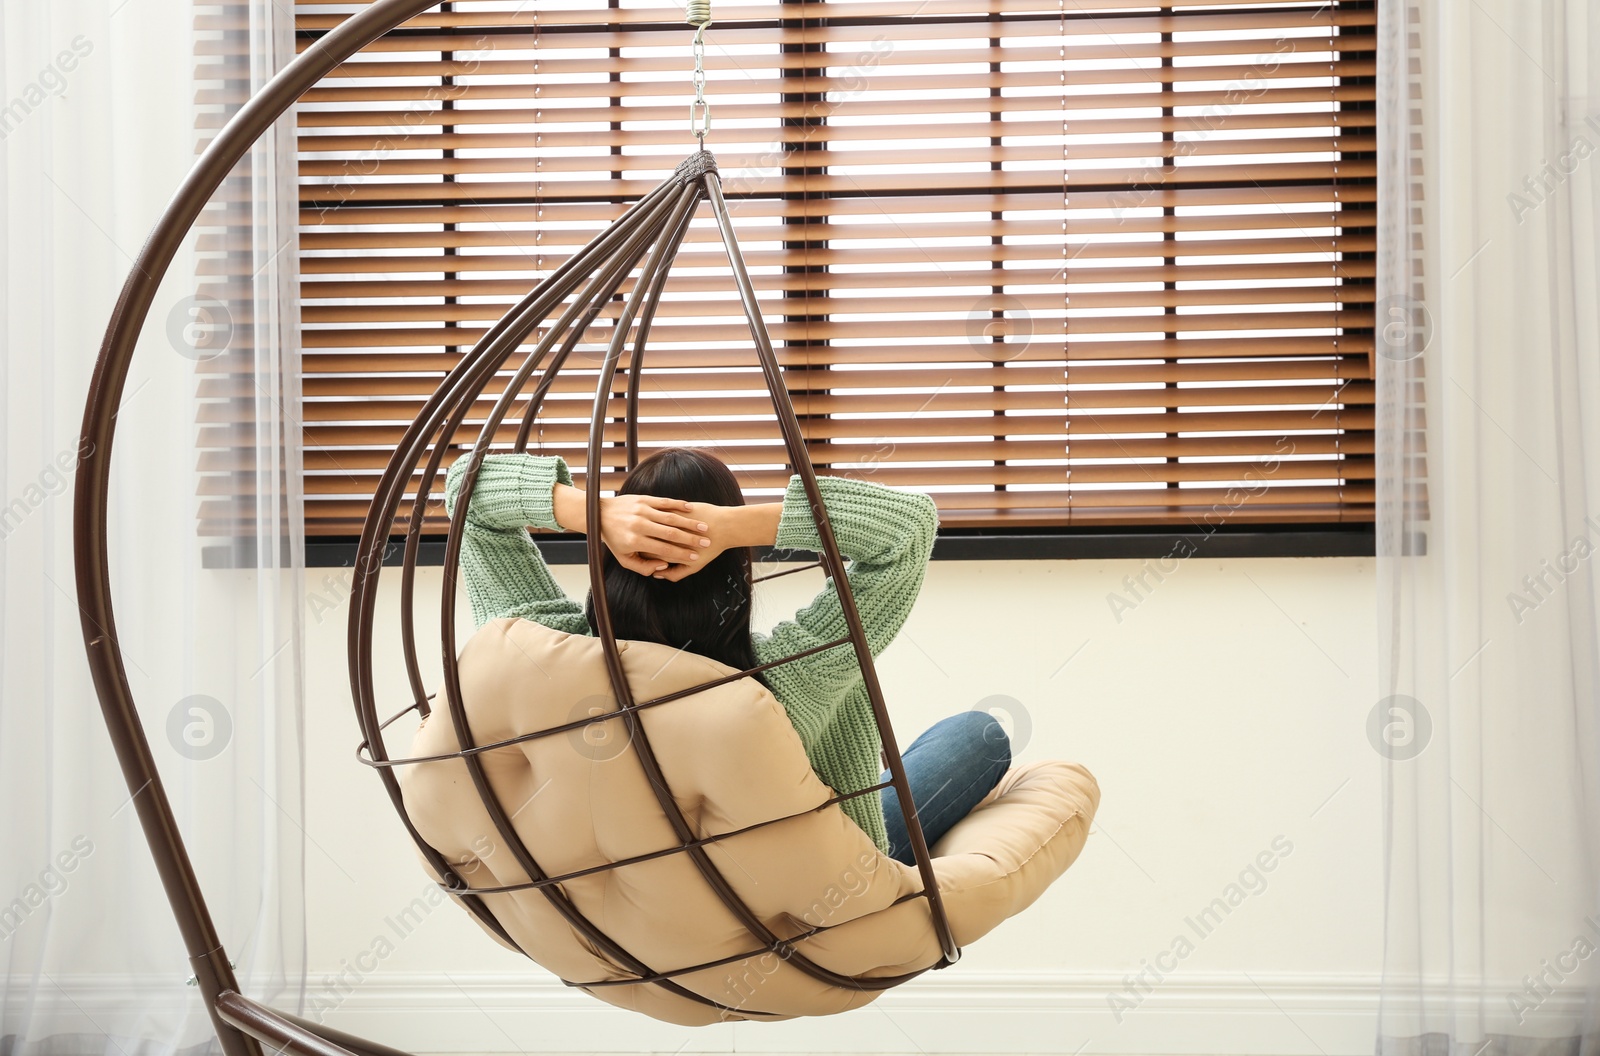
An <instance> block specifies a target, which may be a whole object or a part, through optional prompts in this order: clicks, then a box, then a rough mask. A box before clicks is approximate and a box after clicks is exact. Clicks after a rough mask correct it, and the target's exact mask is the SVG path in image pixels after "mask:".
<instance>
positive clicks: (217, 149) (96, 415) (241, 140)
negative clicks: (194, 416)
mask: <svg viewBox="0 0 1600 1056" xmlns="http://www.w3.org/2000/svg"><path fill="white" fill-rule="evenodd" d="M433 3H434V0H375V2H374V3H372V4H370V5H368V6H367V7H365V8H363V9H362V10H360V11H359V12H357V13H356V14H354V15H352V16H351V17H350V18H348V19H346V20H345V21H344V22H342V23H340V24H339V25H338V26H337V27H336V28H335V29H333V30H332V31H330V32H329V33H328V34H326V35H325V36H323V37H321V38H319V39H318V40H316V41H314V42H313V43H312V44H311V45H309V46H308V47H307V48H306V50H305V51H303V52H301V53H300V55H298V56H297V57H296V58H295V59H294V60H293V61H292V62H290V63H289V64H288V65H287V66H285V67H284V68H283V70H282V71H280V72H279V73H278V74H277V76H275V77H273V78H272V79H271V80H270V81H268V82H267V84H266V85H265V86H263V87H262V89H261V90H260V91H259V92H257V93H256V94H255V95H254V96H252V97H251V98H250V99H249V100H248V101H247V102H246V103H245V104H244V105H243V106H242V107H240V109H239V110H238V112H237V113H235V114H234V115H233V117H231V118H230V119H229V120H228V122H227V124H226V125H224V126H223V127H222V129H221V131H219V132H218V133H217V135H216V138H214V139H213V140H212V141H211V143H210V144H209V145H208V146H207V147H206V149H205V151H204V152H203V153H202V154H201V155H200V157H199V159H198V160H197V161H196V162H195V164H194V167H193V168H192V169H190V170H189V174H188V175H187V176H186V177H185V178H184V180H183V183H182V184H181V185H180V186H179V188H178V190H177V193H176V194H175V195H174V196H173V199H172V201H171V202H170V203H169V204H168V206H167V208H166V210H165V211H164V212H163V213H162V214H161V218H160V219H159V220H158V221H157V222H156V225H155V227H154V228H152V229H151V232H150V236H149V238H148V239H146V240H145V243H144V245H143V246H142V247H140V249H139V255H138V257H136V258H135V260H134V263H133V268H132V269H131V270H130V271H129V272H128V277H127V279H126V280H125V281H124V282H123V286H122V292H121V294H120V295H119V296H118V298H117V304H116V307H115V308H114V309H113V310H112V313H111V319H110V322H109V323H108V325H107V327H106V332H105V336H104V338H103V339H102V341H101V344H100V353H99V358H98V359H97V361H96V362H95V367H94V374H93V376H92V378H91V379H90V382H89V392H88V396H87V399H86V400H85V406H84V413H83V428H82V433H81V437H80V442H79V445H78V451H79V458H78V467H77V478H76V480H75V482H74V485H73V511H72V512H73V551H74V565H75V574H76V580H77V595H78V597H77V601H78V611H79V619H80V623H81V625H82V631H83V641H84V649H85V652H86V653H87V659H88V664H89V671H90V674H91V675H92V677H93V679H94V685H95V694H96V696H97V697H98V698H99V700H100V708H101V712H102V714H103V716H104V718H105V722H106V731H107V733H108V734H109V735H110V738H111V744H112V748H113V749H114V750H115V751H116V754H117V762H118V765H119V766H120V767H121V769H122V775H123V779H124V780H125V781H126V782H127V786H128V791H129V793H130V795H131V797H132V802H133V805H134V810H135V812H136V814H137V816H138V818H139V825H140V827H141V828H142V829H143V831H144V835H145V840H146V842H148V843H149V845H150V853H151V857H152V858H153V859H154V860H155V866H156V871H157V874H158V875H159V876H160V878H161V886H162V888H163V889H164V890H165V891H166V895H167V901H168V902H169V903H170V904H171V906H172V912H173V916H174V918H175V919H176V921H177V925H178V930H179V932H180V933H181V935H182V937H183V945H184V949H185V950H186V951H187V954H188V957H189V963H190V965H191V967H192V968H193V970H194V975H195V982H196V985H197V986H198V987H199V990H200V993H201V996H202V998H203V1000H204V1001H205V1005H206V1012H207V1014H208V1015H209V1016H210V1017H211V1024H212V1027H213V1029H215V1030H216V1032H217V1037H218V1039H219V1040H220V1042H221V1043H222V1048H223V1051H224V1052H225V1053H226V1054H227V1056H260V1051H261V1050H260V1046H259V1044H258V1043H257V1042H256V1041H255V1040H254V1039H252V1038H251V1037H249V1035H247V1034H245V1033H244V1032H242V1031H240V1030H238V1029H236V1028H235V1026H233V1025H232V1024H230V1023H228V1022H226V1021H225V1020H224V1019H223V1018H222V1017H221V1015H220V1014H219V1012H218V1010H217V997H218V995H219V994H221V993H222V992H224V991H237V990H238V981H237V980H236V979H235V978H234V975H233V969H232V967H231V966H230V965H229V962H228V957H227V955H226V954H225V953H224V952H223V949H222V942H221V939H220V938H219V937H218V935H217V931H216V925H215V923H214V922H213V921H212V919H211V913H210V910H209V909H208V908H207V907H206V902H205V897H204V895H202V893H201V891H200V885H199V881H198V880H197V879H196V877H195V875H194V867H193V864H192V863H191V862H190V860H189V855H188V851H187V850H186V849H185V847H184V844H183V836H182V834H181V833H180V832H179V830H178V825H177V821H176V819H175V818H174V816H173V812H172V804H171V801H170V800H169V799H168V797H167V793H166V788H165V786H164V785H163V784H162V782H161V775H160V772H159V771H158V770H157V768H156V763H155V758H154V756H153V755H152V754H151V751H150V744H149V741H148V740H147V738H146V737H145V733H144V727H143V725H142V723H141V722H140V720H139V712H138V708H137V706H136V705H135V703H134V700H133V690H132V688H131V686H130V685H129V684H128V675H127V671H126V669H125V668H124V666H123V660H122V649H121V646H120V645H119V644H118V640H117V632H116V617H115V612H114V607H113V604H112V598H111V570H110V559H109V555H108V553H107V540H106V536H107V532H106V526H107V521H108V509H107V507H108V503H109V496H110V485H111V452H112V443H113V440H114V439H115V433H116V410H117V407H118V406H119V405H120V404H121V402H122V392H123V389H124V388H125V386H126V383H127V379H128V366H129V364H130V363H131V362H132V360H133V353H134V347H135V344H136V343H137V341H138V338H139V333H140V331H141V330H142V328H143V326H144V322H145V319H146V317H147V316H148V315H149V314H150V305H151V303H152V302H153V301H154V299H155V295H156V291H157V289H158V288H159V286H160V284H161V280H162V278H163V277H164V276H165V275H166V273H167V270H168V269H169V268H170V267H171V266H172V261H173V258H174V257H175V256H176V255H177V252H178V249H179V247H180V246H181V245H182V244H183V240H184V238H185V236H186V235H187V234H188V232H189V229H190V228H191V227H192V226H193V225H194V222H195V220H196V219H197V218H198V217H199V216H200V213H201V211H202V210H203V209H204V208H205V205H206V203H207V202H208V201H210V199H211V196H212V194H214V193H215V192H216V190H217V188H218V187H220V186H221V185H222V181H223V180H224V179H226V178H227V176H228V174H229V173H230V172H231V171H232V170H233V168H234V166H235V165H237V164H238V162H239V160H240V159H241V158H243V157H244V156H245V154H246V153H248V152H249V150H250V148H251V146H252V145H253V144H254V143H255V141H256V140H257V139H259V138H260V137H261V135H262V134H263V133H264V132H266V131H267V129H269V128H271V127H272V125H273V123H274V122H276V121H277V119H278V118H279V117H280V116H281V115H282V114H283V113H284V112H285V111H286V110H288V109H289V108H290V107H291V106H293V105H294V103H295V101H296V100H298V99H299V98H300V96H301V95H302V94H304V93H305V91H306V90H307V89H308V88H310V87H311V86H312V85H314V84H316V83H317V82H318V81H319V80H321V79H322V77H323V76H324V75H325V74H327V73H328V72H329V71H330V70H332V69H333V68H334V67H335V66H337V65H339V64H340V63H341V62H343V61H344V60H345V59H347V58H349V57H350V56H351V55H354V54H355V53H356V52H357V51H359V50H361V48H363V47H365V46H366V45H367V44H368V43H370V42H371V41H373V40H376V39H377V38H378V37H380V36H382V35H383V34H384V33H387V32H388V31H389V30H391V29H393V28H394V27H395V26H398V25H400V24H401V23H402V22H404V21H406V20H407V19H409V18H412V17H413V16H415V15H418V14H421V13H422V12H423V11H426V10H427V9H428V8H429V7H432V6H433Z"/></svg>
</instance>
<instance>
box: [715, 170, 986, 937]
mask: <svg viewBox="0 0 1600 1056" xmlns="http://www.w3.org/2000/svg"><path fill="white" fill-rule="evenodd" d="M705 183H706V197H707V198H709V199H710V200H711V211H712V212H713V213H714V214H715V215H716V218H717V228H718V230H720V231H721V232H722V242H723V246H724V248H725V249H726V250H727V251H728V264H729V266H730V267H732V268H733V276H734V281H735V282H736V283H737V284H738V287H739V299H740V301H741V302H743V304H744V313H745V318H746V319H747V320H748V321H749V323H750V336H751V338H752V339H753V340H754V341H755V344H756V352H757V355H758V357H759V358H760V360H761V370H762V373H764V374H765V375H766V377H767V391H768V392H769V393H770V394H771V396H772V409H773V411H774V413H776V415H777V417H778V425H779V427H780V428H782V430H783V439H784V442H785V444H786V445H787V447H788V449H789V462H790V467H791V469H792V470H793V471H794V472H795V473H797V474H799V476H800V482H801V483H802V484H803V485H804V486H805V491H806V498H807V499H808V500H809V501H810V503H811V514H812V518H813V520H814V521H815V522H816V527H817V537H818V538H819V539H821V540H822V545H823V555H824V558H825V560H826V562H827V566H826V567H827V569H828V574H829V575H830V576H832V577H833V582H834V584H835V585H836V588H837V589H836V591H835V593H836V594H837V595H838V598H839V607H840V609H842V610H843V612H844V618H845V622H846V623H847V624H848V625H849V627H850V637H851V639H852V640H853V641H854V643H855V647H856V664H857V666H858V667H859V668H860V670H861V677H862V680H863V681H864V682H865V683H866V690H867V696H868V698H869V699H871V701H872V713H873V716H874V717H875V718H876V720H877V724H878V733H879V736H880V737H881V738H882V739H883V748H884V755H885V757H886V758H887V760H888V762H889V773H890V775H891V776H892V777H893V783H894V790H895V793H896V794H897V795H898V796H899V797H900V803H901V804H902V807H901V809H902V811H903V812H904V815H905V823H906V834H907V835H908V836H910V837H911V850H912V854H913V855H914V856H915V858H916V861H917V872H918V873H920V874H921V876H922V887H923V890H924V891H925V892H926V893H927V895H928V907H929V909H930V910H931V911H932V912H933V927H934V931H935V932H936V933H937V934H938V936H939V945H940V946H941V947H942V948H943V950H944V958H943V960H942V962H941V963H940V964H939V965H938V967H940V968H943V967H946V966H947V965H951V964H954V963H955V962H956V961H957V960H959V959H960V957H961V947H960V946H958V945H956V940H955V935H954V934H953V933H952V932H951V930H950V920H949V918H948V917H947V916H946V915H945V911H944V900H943V899H942V898H941V897H940V895H939V881H938V878H937V877H935V876H934V874H933V861H932V859H931V857H930V856H929V854H928V845H927V841H926V840H925V839H924V838H923V834H922V822H921V821H920V820H919V818H918V817H917V805H916V802H915V800H913V799H912V797H911V786H910V784H909V783H908V782H907V780H906V772H905V765H904V763H903V762H902V761H901V759H900V747H899V745H898V744H897V743H896V741H895V739H894V723H893V722H891V721H890V719H889V709H888V707H887V706H886V705H885V704H884V700H883V689H882V687H881V686H880V685H879V684H878V671H877V668H876V666H875V665H874V664H873V662H872V652H871V650H870V649H869V648H868V643H867V633H866V628H865V627H864V626H863V625H862V622H861V614H860V613H859V612H858V611H857V609H856V599H855V595H854V592H853V591H851V590H850V587H849V582H848V579H849V577H847V576H846V575H845V569H844V557H843V555H841V554H840V552H839V542H838V540H837V539H835V538H834V536H833V524H832V522H831V521H829V519H828V511H827V508H826V506H825V505H824V503H823V501H822V493H821V491H820V490H818V487H817V471H816V469H815V467H813V466H812V465H811V459H810V458H809V457H808V456H807V454H806V447H805V437H804V436H802V435H801V433H800V421H799V419H798V418H796V417H795V413H794V407H793V405H792V404H791V403H790V402H789V387H788V386H787V385H785V384H784V381H783V374H782V372H781V371H780V370H779V369H778V362H777V357H776V356H775V355H774V354H773V351H772V339H771V337H769V336H768V334H767V328H766V325H765V324H764V323H763V322H762V319H761V305H760V304H759V303H758V302H757V301H756V292H755V289H754V287H753V286H752V285H751V283H750V273H749V272H748V271H746V270H745V266H744V258H743V257H742V256H741V255H740V253H739V241H738V238H737V237H736V236H735V235H734V231H733V222H732V221H731V220H730V219H729V217H728V204H727V202H725V201H723V198H722V182H721V181H720V180H719V179H717V174H716V172H715V171H712V172H708V173H706V175H705Z"/></svg>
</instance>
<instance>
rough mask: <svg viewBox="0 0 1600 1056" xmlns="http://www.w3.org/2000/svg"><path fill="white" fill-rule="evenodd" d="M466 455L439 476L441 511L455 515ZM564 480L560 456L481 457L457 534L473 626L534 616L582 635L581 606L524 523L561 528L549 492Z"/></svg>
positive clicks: (567, 480)
mask: <svg viewBox="0 0 1600 1056" xmlns="http://www.w3.org/2000/svg"><path fill="white" fill-rule="evenodd" d="M470 460H471V453H470V452H469V453H467V454H465V455H463V456H461V457H460V458H458V459H456V461H455V462H454V463H453V464H452V465H451V466H450V470H449V472H448V473H447V474H445V500H444V501H445V512H446V513H448V514H449V515H450V517H451V518H452V519H454V517H455V511H456V503H457V500H458V499H459V497H460V491H461V481H462V479H463V478H464V477H465V476H466V469H467V464H468V462H469V461H470ZM558 483H559V484H571V483H572V472H571V470H570V469H568V467H567V463H566V460H565V459H563V458H562V457H561V456H560V455H530V454H526V453H523V454H498V455H495V454H491V455H486V456H485V457H484V460H483V465H482V466H480V467H479V468H478V476H477V479H476V480H475V481H474V482H473V487H472V501H471V502H470V503H468V504H467V523H466V525H465V526H464V527H463V529H462V533H461V578H462V580H463V581H464V582H465V583H466V587H467V596H468V598H469V599H471V602H472V619H473V624H474V626H477V627H482V626H483V625H484V624H485V623H488V622H489V621H490V620H494V619H499V618H501V617H504V616H515V617H518V618H521V619H527V620H535V621H537V622H539V623H542V624H544V625H545V626H547V627H551V628H554V629H555V630H558V631H563V632H566V633H568V634H587V633H589V620H588V618H587V617H586V616H585V615H584V611H583V606H582V605H581V604H579V603H578V602H576V601H574V600H573V599H572V598H569V597H567V595H566V592H565V591H563V590H562V589H561V587H560V585H559V584H557V583H556V581H555V578H554V577H552V576H551V575H550V569H549V566H547V565H546V564H545V562H544V556H543V555H542V554H540V552H539V547H538V546H537V544H535V543H534V541H533V537H532V536H530V535H529V534H528V532H527V526H529V525H531V526H533V527H535V528H553V529H556V530H558V531H559V530H561V525H560V524H558V523H556V519H555V512H554V507H553V504H552V502H551V494H552V492H553V490H554V488H555V485H556V484H558Z"/></svg>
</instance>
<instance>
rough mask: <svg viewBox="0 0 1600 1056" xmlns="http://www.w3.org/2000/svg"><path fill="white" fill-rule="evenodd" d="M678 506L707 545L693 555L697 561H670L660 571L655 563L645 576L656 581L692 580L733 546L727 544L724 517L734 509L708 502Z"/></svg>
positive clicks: (725, 518)
mask: <svg viewBox="0 0 1600 1056" xmlns="http://www.w3.org/2000/svg"><path fill="white" fill-rule="evenodd" d="M669 501H671V502H678V501H679V500H677V499H672V500H669ZM682 505H683V506H684V507H685V508H686V510H687V514H688V516H689V518H690V519H691V520H694V521H696V522H697V524H698V525H699V526H700V534H701V535H702V536H703V537H704V538H706V539H707V540H708V543H707V545H704V546H701V547H699V548H698V552H697V553H695V555H694V556H695V557H696V558H698V560H690V561H683V560H681V559H680V560H670V561H668V562H667V563H666V564H665V566H664V567H662V563H661V562H659V561H658V562H656V564H655V565H654V566H652V568H651V571H650V572H649V573H648V574H649V575H651V576H653V577H654V578H656V579H665V580H670V581H672V582H674V583H676V582H677V581H678V580H680V579H684V578H685V577H688V576H692V575H694V574H695V573H696V572H698V571H700V570H701V569H702V568H705V567H706V566H707V565H709V564H710V563H711V562H712V561H714V560H716V558H717V556H718V555H719V554H721V553H722V552H723V551H724V550H726V549H728V548H729V547H730V546H732V545H734V544H733V543H732V542H730V541H729V525H728V523H727V517H726V514H727V512H728V511H729V510H731V509H733V508H734V507H729V506H718V505H716V504H715V503H711V502H684V503H682ZM646 556H650V555H646ZM659 556H661V557H668V556H669V555H666V554H662V555H659Z"/></svg>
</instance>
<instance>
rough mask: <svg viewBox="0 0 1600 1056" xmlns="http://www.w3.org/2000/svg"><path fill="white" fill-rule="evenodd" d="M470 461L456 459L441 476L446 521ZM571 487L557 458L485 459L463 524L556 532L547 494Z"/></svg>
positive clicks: (567, 473) (514, 456) (563, 464)
mask: <svg viewBox="0 0 1600 1056" xmlns="http://www.w3.org/2000/svg"><path fill="white" fill-rule="evenodd" d="M470 457H471V456H470V455H463V456H462V457H460V458H458V459H456V461H455V463H454V464H453V465H452V466H451V467H450V471H449V473H448V474H447V475H446V478H445V510H446V512H447V513H448V514H449V515H450V516H452V517H453V516H455V507H456V503H457V499H458V497H459V496H458V493H459V491H460V488H461V481H462V480H463V479H464V478H465V476H466V468H467V463H468V461H469V460H470ZM571 483H572V472H571V470H570V469H568V467H567V463H566V460H565V459H563V458H562V457H561V456H560V455H530V454H499V455H488V456H486V457H485V458H484V460H483V465H481V466H480V467H479V468H478V476H477V479H476V480H475V481H474V482H473V487H472V502H471V503H469V504H468V506H467V520H468V521H469V522H470V523H472V524H475V525H479V526H481V527H484V528H492V529H498V530H505V529H515V528H523V527H527V526H532V527H535V528H550V529H555V530H560V529H561V525H560V524H558V523H556V519H555V511H554V504H553V502H552V492H553V491H554V488H555V485H556V484H571Z"/></svg>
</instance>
